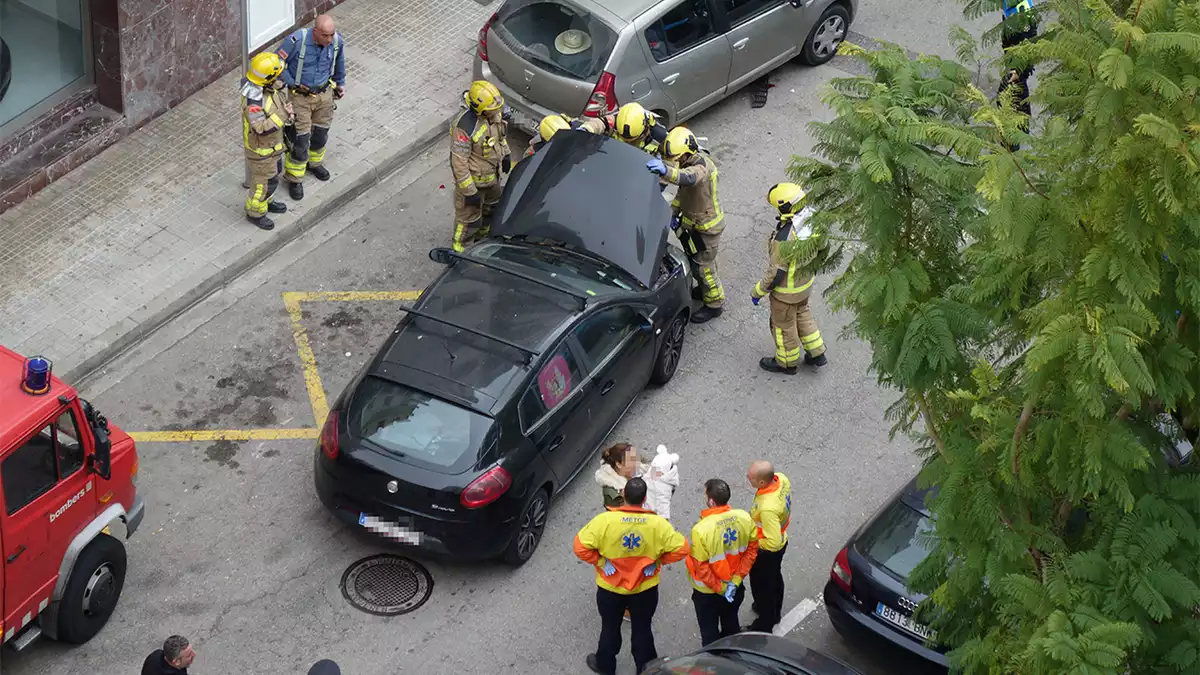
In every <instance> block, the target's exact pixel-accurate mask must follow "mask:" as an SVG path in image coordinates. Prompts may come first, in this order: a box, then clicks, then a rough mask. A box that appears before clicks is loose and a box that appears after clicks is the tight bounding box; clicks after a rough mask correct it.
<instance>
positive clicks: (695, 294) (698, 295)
mask: <svg viewBox="0 0 1200 675" xmlns="http://www.w3.org/2000/svg"><path fill="white" fill-rule="evenodd" d="M692 299H693V300H703V299H704V289H703V288H700V287H699V286H692Z"/></svg>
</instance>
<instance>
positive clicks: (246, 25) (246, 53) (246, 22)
mask: <svg viewBox="0 0 1200 675" xmlns="http://www.w3.org/2000/svg"><path fill="white" fill-rule="evenodd" d="M240 4H241V6H242V75H243V76H244V75H245V74H246V71H247V70H249V69H250V0H242V1H241V3H240ZM238 81H239V82H240V81H241V79H240V78H239V80H238ZM242 165H243V167H244V168H243V172H244V173H243V176H245V178H243V180H242V187H244V188H246V189H247V190H249V189H250V165H249V164H247V163H246V160H244V159H243V160H242Z"/></svg>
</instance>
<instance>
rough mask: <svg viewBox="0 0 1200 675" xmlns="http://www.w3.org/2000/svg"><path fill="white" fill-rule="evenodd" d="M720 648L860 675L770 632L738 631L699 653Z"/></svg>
mask: <svg viewBox="0 0 1200 675" xmlns="http://www.w3.org/2000/svg"><path fill="white" fill-rule="evenodd" d="M722 651H734V652H744V653H749V654H761V655H763V656H766V657H768V658H771V659H773V660H775V661H779V662H781V663H785V664H787V665H789V666H791V667H793V668H798V669H800V670H803V671H804V672H808V673H814V674H815V675H862V674H861V673H859V672H858V671H857V670H854V669H853V668H851V667H850V666H848V665H846V664H845V663H842V662H841V661H839V660H837V659H835V658H833V657H831V656H827V655H825V654H822V653H821V652H818V651H816V650H813V649H809V648H808V647H806V646H804V645H803V644H801V643H800V642H797V641H795V640H791V639H789V638H785V637H780V636H778V635H773V634H771V633H760V632H749V631H748V632H745V633H737V634H734V635H730V636H728V637H724V638H721V639H720V640H717V641H716V642H713V643H711V644H709V645H708V646H706V647H704V648H702V649H701V651H700V653H705V652H707V653H712V652H722ZM744 669H745V668H744V666H743V670H744Z"/></svg>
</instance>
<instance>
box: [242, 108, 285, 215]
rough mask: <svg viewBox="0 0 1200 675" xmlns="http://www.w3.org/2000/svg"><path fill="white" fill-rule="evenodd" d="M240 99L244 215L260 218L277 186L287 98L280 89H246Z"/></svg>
mask: <svg viewBox="0 0 1200 675" xmlns="http://www.w3.org/2000/svg"><path fill="white" fill-rule="evenodd" d="M243 91H244V92H246V93H244V94H243V96H242V146H243V148H244V150H245V157H246V166H247V168H248V170H249V174H250V188H249V190H250V192H249V194H248V195H247V196H246V215H247V216H250V217H251V218H261V217H262V216H265V215H266V214H267V206H268V205H269V204H270V203H271V198H272V197H273V196H274V194H275V190H276V188H277V187H278V186H279V173H280V171H281V170H282V168H283V161H282V160H283V154H284V144H283V130H284V126H285V125H286V120H287V113H286V112H285V106H286V105H287V95H286V94H285V93H284V92H283V91H282V90H281V89H274V88H267V89H261V88H256V87H253V86H252V85H247V88H246V89H244V90H243Z"/></svg>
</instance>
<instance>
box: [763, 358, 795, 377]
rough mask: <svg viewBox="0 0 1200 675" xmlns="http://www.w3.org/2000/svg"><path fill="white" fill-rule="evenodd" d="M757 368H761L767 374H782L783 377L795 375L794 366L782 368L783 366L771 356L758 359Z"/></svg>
mask: <svg viewBox="0 0 1200 675" xmlns="http://www.w3.org/2000/svg"><path fill="white" fill-rule="evenodd" d="M758 367H759V368H762V369H763V370H765V371H767V372H768V373H783V374H784V375H795V374H796V366H789V367H787V368H784V367H783V366H781V365H779V362H778V361H776V360H775V357H773V356H764V357H762V358H761V359H759V360H758Z"/></svg>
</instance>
